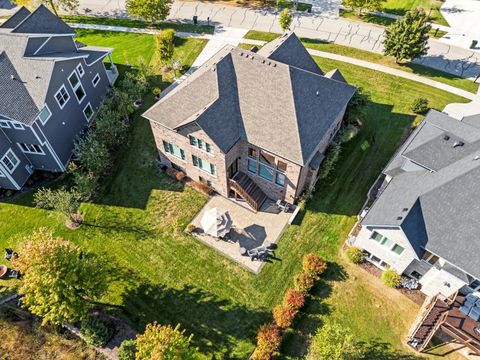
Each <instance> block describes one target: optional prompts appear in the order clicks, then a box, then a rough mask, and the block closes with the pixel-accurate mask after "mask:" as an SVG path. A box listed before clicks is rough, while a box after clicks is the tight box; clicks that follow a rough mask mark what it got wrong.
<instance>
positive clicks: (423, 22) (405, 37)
mask: <svg viewBox="0 0 480 360" xmlns="http://www.w3.org/2000/svg"><path fill="white" fill-rule="evenodd" d="M431 28H432V27H431V25H430V24H429V23H428V16H427V14H425V12H424V11H423V10H421V9H417V10H414V11H409V12H407V14H406V15H405V16H404V17H403V18H402V19H399V20H397V21H395V22H394V23H393V24H392V25H390V26H389V27H388V28H387V29H386V30H385V40H384V42H383V46H384V51H383V52H384V54H385V55H391V56H393V57H394V58H395V62H397V63H398V62H399V61H402V60H404V59H409V60H413V59H415V58H417V57H419V56H422V55H425V54H426V53H427V50H428V46H427V42H428V32H429V31H430V29H431Z"/></svg>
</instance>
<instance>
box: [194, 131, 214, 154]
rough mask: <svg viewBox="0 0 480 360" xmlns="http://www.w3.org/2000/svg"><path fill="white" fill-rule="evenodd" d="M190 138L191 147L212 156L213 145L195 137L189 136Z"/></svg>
mask: <svg viewBox="0 0 480 360" xmlns="http://www.w3.org/2000/svg"><path fill="white" fill-rule="evenodd" d="M188 138H189V139H190V145H192V146H195V147H196V148H199V149H200V150H203V151H206V152H208V153H210V154H211V153H213V148H212V145H211V144H209V143H207V142H205V141H203V140H202V139H199V138H197V137H195V136H193V135H188Z"/></svg>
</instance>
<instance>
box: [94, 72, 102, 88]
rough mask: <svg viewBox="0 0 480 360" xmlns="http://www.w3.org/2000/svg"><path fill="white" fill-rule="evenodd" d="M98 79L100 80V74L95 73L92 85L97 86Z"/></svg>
mask: <svg viewBox="0 0 480 360" xmlns="http://www.w3.org/2000/svg"><path fill="white" fill-rule="evenodd" d="M99 81H100V75H98V74H96V75H95V77H94V78H93V80H92V84H93V87H97V85H98V82H99Z"/></svg>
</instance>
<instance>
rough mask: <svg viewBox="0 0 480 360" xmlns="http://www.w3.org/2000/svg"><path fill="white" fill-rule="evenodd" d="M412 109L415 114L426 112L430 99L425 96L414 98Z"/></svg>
mask: <svg viewBox="0 0 480 360" xmlns="http://www.w3.org/2000/svg"><path fill="white" fill-rule="evenodd" d="M410 109H411V110H412V111H413V112H414V113H415V114H425V113H426V112H427V111H428V99H425V98H421V97H420V98H416V99H415V100H413V103H412V106H411V107H410Z"/></svg>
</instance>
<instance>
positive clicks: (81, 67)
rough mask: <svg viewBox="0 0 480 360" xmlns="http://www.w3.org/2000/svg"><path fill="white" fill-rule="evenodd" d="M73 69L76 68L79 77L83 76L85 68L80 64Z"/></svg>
mask: <svg viewBox="0 0 480 360" xmlns="http://www.w3.org/2000/svg"><path fill="white" fill-rule="evenodd" d="M75 70H77V73H78V75H79V76H80V77H81V78H82V77H83V75H85V69H84V68H83V65H82V64H78V65H77V67H76V68H75Z"/></svg>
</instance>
